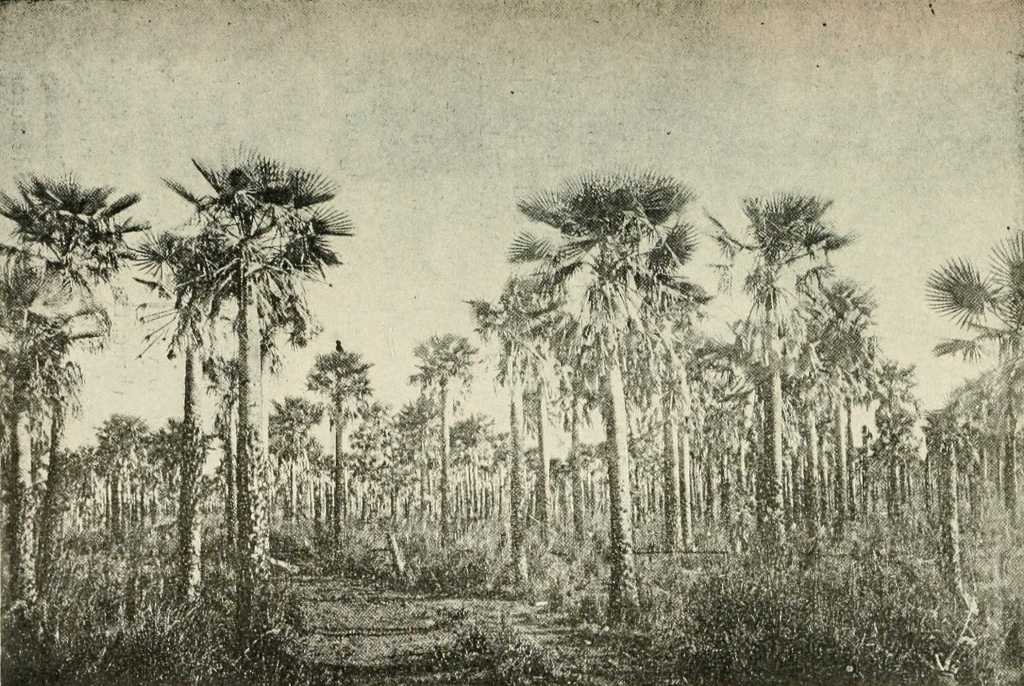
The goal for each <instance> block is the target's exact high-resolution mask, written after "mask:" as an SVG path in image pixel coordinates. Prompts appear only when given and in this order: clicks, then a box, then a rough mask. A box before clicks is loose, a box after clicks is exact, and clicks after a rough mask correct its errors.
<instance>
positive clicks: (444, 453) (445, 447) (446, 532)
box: [441, 383, 452, 545]
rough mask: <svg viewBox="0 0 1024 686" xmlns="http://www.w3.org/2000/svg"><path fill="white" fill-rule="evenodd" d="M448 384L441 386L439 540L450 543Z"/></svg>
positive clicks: (449, 421)
mask: <svg viewBox="0 0 1024 686" xmlns="http://www.w3.org/2000/svg"><path fill="white" fill-rule="evenodd" d="M448 405H449V398H448V384H447V383H445V384H443V385H442V386H441V542H442V543H443V544H444V545H448V544H449V543H451V509H450V508H451V503H450V502H449V497H450V495H451V494H450V493H449V492H448V491H449V489H450V486H449V483H448V477H449V474H448V468H449V461H450V460H451V450H452V446H451V439H452V437H451V409H450V408H449V406H448Z"/></svg>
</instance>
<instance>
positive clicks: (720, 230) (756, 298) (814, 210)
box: [709, 193, 853, 549]
mask: <svg viewBox="0 0 1024 686" xmlns="http://www.w3.org/2000/svg"><path fill="white" fill-rule="evenodd" d="M742 204H743V214H744V215H745V216H746V218H747V221H748V222H749V224H748V225H747V227H746V231H745V233H746V236H745V237H744V238H737V237H735V236H733V235H732V234H730V232H729V231H728V230H726V228H725V227H724V226H723V225H722V224H721V223H720V222H719V221H718V220H716V219H714V217H710V216H709V218H710V219H711V221H712V223H713V224H714V226H715V228H716V233H715V234H714V235H715V239H716V241H717V242H718V244H719V247H720V248H721V249H722V252H723V254H724V256H725V257H726V258H727V260H728V261H729V263H730V265H728V266H731V264H732V263H733V262H734V261H735V260H736V259H737V258H738V257H739V256H740V255H741V254H744V253H746V254H750V255H752V256H753V258H754V263H753V266H752V267H751V269H750V271H749V273H748V274H747V277H746V280H745V282H744V291H745V292H746V293H747V294H749V295H750V297H751V299H752V300H753V309H752V311H751V317H752V318H756V319H755V321H756V322H757V323H758V324H759V325H760V327H761V328H762V329H763V332H764V335H763V337H762V349H761V351H759V352H760V357H761V359H762V360H763V361H764V363H765V365H766V367H767V369H768V374H767V375H766V376H767V378H766V383H765V384H764V387H763V388H761V389H759V393H760V395H761V397H762V400H763V402H764V407H765V412H764V415H765V420H766V421H765V440H764V462H765V467H766V469H765V473H766V476H767V478H766V479H765V481H766V482H767V483H765V484H764V486H765V489H764V493H765V498H764V502H763V507H764V508H765V510H764V519H765V527H764V531H763V533H764V535H765V539H766V543H768V546H769V549H777V548H778V547H779V546H780V545H781V544H782V543H783V541H784V540H785V516H784V511H785V507H784V502H783V490H782V480H783V452H782V432H783V422H782V408H783V395H782V362H783V358H782V354H783V351H782V350H781V346H780V339H781V338H782V337H784V336H785V335H786V328H787V327H786V325H787V323H788V322H789V321H791V318H790V317H789V312H787V307H786V301H787V299H788V298H789V297H790V295H791V293H792V290H794V289H791V288H790V287H789V286H788V284H787V280H790V279H791V280H792V282H793V284H794V285H795V286H796V287H797V288H799V287H800V286H802V285H805V284H811V283H815V282H820V281H821V280H823V279H824V278H825V277H826V276H828V275H830V274H831V272H832V268H831V265H829V264H828V257H829V255H830V253H832V252H834V251H836V250H839V249H841V248H844V247H846V246H847V245H849V244H850V243H851V242H852V240H853V239H852V237H851V236H849V235H845V234H841V233H838V232H836V231H835V230H833V229H832V228H831V227H830V226H829V225H828V222H827V220H826V217H825V215H826V214H827V213H828V210H829V208H830V207H831V206H832V203H831V201H828V200H823V199H821V198H817V197H814V196H807V195H797V194H790V193H778V194H775V195H771V196H769V197H766V198H746V199H744V200H743V203H742ZM808 263H809V264H810V266H809V267H808V268H807V269H804V268H803V267H804V266H805V265H807V264H808Z"/></svg>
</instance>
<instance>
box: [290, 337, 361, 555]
mask: <svg viewBox="0 0 1024 686" xmlns="http://www.w3.org/2000/svg"><path fill="white" fill-rule="evenodd" d="M372 366H373V365H371V364H369V363H368V362H365V361H364V360H363V357H362V356H361V355H360V354H359V353H354V352H351V351H348V350H345V349H344V348H343V347H342V346H341V342H340V341H339V342H335V349H334V351H333V352H330V353H324V354H321V355H317V357H316V361H315V362H314V363H313V369H311V370H310V372H309V376H308V377H307V379H306V387H307V388H308V389H309V390H311V391H313V392H314V393H319V394H320V395H321V396H322V397H323V398H324V399H326V400H327V404H328V407H329V408H330V413H331V421H332V422H333V424H334V506H333V507H332V508H331V512H332V515H331V517H332V523H331V531H332V532H333V535H334V537H335V540H337V539H338V538H339V537H340V536H341V528H342V523H343V521H344V519H345V517H346V516H347V514H348V509H349V502H348V465H347V463H346V456H345V442H346V433H345V432H346V431H347V430H348V428H349V427H350V425H351V422H352V421H353V420H355V419H356V418H358V417H359V416H360V415H361V414H362V413H363V411H364V410H365V409H366V407H367V406H368V404H369V402H370V399H371V396H372V395H373V389H372V388H371V387H370V377H369V374H368V372H369V370H370V367H372Z"/></svg>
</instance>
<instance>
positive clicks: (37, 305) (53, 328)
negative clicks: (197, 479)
mask: <svg viewBox="0 0 1024 686" xmlns="http://www.w3.org/2000/svg"><path fill="white" fill-rule="evenodd" d="M108 326H109V322H108V320H107V317H106V313H105V311H104V310H103V309H102V308H99V307H96V306H92V305H88V304H81V303H74V302H69V300H68V298H67V294H66V291H65V289H64V288H63V287H62V285H61V284H60V283H58V282H56V281H55V279H54V278H53V276H52V275H48V274H47V273H46V271H45V270H44V269H41V268H40V265H39V264H38V262H36V263H32V262H30V261H29V260H27V259H23V258H17V259H15V260H13V261H11V262H8V263H6V264H4V265H2V268H0V372H2V374H0V378H2V387H3V402H2V406H0V409H2V410H3V415H4V419H5V422H4V424H5V429H6V431H7V432H8V441H7V443H8V446H9V449H10V451H11V456H10V460H11V462H10V465H11V468H12V470H13V475H14V479H13V482H12V483H11V487H12V489H11V493H10V507H11V509H10V514H9V517H10V520H9V521H10V526H11V531H12V533H13V539H14V540H13V541H12V546H13V547H12V565H11V571H12V586H11V588H12V597H13V598H14V599H15V600H22V601H24V602H26V603H27V604H32V603H33V602H34V601H35V598H36V590H37V587H36V565H35V562H36V540H35V509H36V503H35V500H36V499H35V496H34V495H33V492H32V490H33V488H32V487H33V479H32V464H33V461H32V436H31V423H32V416H33V414H38V413H41V412H42V411H44V410H46V409H49V410H50V411H51V412H62V411H63V410H66V409H68V404H67V401H66V400H65V405H64V406H63V407H62V408H59V409H55V406H56V404H57V403H56V402H55V401H54V389H55V390H56V392H58V393H60V392H63V393H65V394H67V393H70V392H73V391H74V389H75V387H76V386H77V385H78V383H79V381H80V378H81V374H80V371H79V369H78V367H77V365H75V364H74V363H73V362H71V361H69V360H68V353H69V351H70V349H71V348H72V347H73V346H75V345H78V344H80V343H81V342H82V341H90V340H97V339H99V338H101V337H103V336H105V335H106V332H107V329H108ZM48 389H49V390H48ZM54 433H55V432H54ZM55 438H56V436H54V435H53V433H51V441H53V439H55ZM63 457H64V453H63V451H52V452H51V466H50V469H51V478H53V476H52V470H57V471H58V472H60V474H59V476H58V477H57V479H56V480H54V481H53V482H52V485H53V486H54V487H55V488H56V489H57V490H58V491H60V489H62V488H63V485H64V484H63V478H64V474H63V464H62V462H61V460H63ZM58 495H60V493H56V492H55V493H54V494H52V495H51V496H50V497H49V498H48V499H47V500H46V501H45V505H44V512H46V514H48V515H49V516H50V517H51V518H55V517H56V516H57V515H58V513H59V512H60V510H59V507H60V500H58V499H57V496H58ZM54 530H55V526H54V525H53V520H52V519H50V520H48V521H47V522H46V523H44V528H43V531H48V532H50V533H52V532H53V531H54ZM46 541H47V545H46V547H45V548H44V550H45V551H47V554H46V556H45V557H44V558H43V560H45V561H46V562H49V561H50V560H51V559H52V550H51V546H52V544H53V541H52V538H49V537H48V538H46ZM44 564H45V563H44ZM40 571H41V572H43V571H44V569H41V570H40Z"/></svg>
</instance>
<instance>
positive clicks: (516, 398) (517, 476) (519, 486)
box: [506, 361, 529, 585]
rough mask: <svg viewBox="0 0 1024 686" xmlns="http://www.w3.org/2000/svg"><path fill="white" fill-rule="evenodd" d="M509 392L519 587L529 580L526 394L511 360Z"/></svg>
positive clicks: (514, 542) (514, 563)
mask: <svg viewBox="0 0 1024 686" xmlns="http://www.w3.org/2000/svg"><path fill="white" fill-rule="evenodd" d="M506 383H507V384H508V390H509V448H510V450H511V451H512V455H511V459H510V460H509V462H510V472H509V477H510V480H511V484H510V486H509V491H510V494H509V508H508V509H509V528H510V532H509V536H510V539H511V541H510V543H511V552H512V555H511V557H512V574H513V578H514V580H515V583H516V584H517V585H522V584H525V583H526V582H527V580H528V579H529V569H528V568H527V565H526V521H525V519H526V517H525V512H524V508H525V504H526V503H525V497H524V496H525V495H526V489H525V485H526V464H525V460H524V459H523V408H522V402H523V394H522V392H521V391H520V387H519V380H518V378H517V377H516V372H515V370H514V369H513V366H512V363H511V361H510V362H509V363H508V367H507V371H506Z"/></svg>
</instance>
